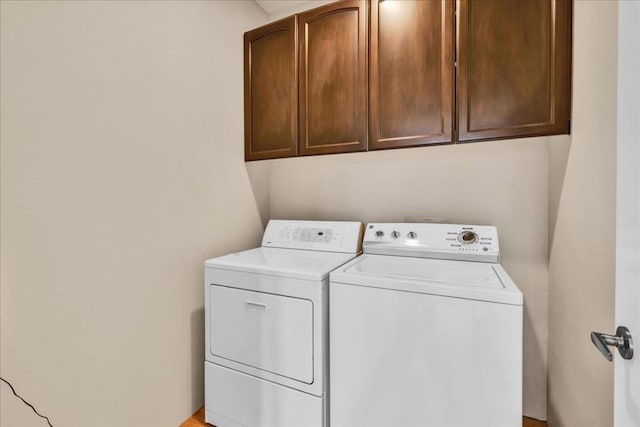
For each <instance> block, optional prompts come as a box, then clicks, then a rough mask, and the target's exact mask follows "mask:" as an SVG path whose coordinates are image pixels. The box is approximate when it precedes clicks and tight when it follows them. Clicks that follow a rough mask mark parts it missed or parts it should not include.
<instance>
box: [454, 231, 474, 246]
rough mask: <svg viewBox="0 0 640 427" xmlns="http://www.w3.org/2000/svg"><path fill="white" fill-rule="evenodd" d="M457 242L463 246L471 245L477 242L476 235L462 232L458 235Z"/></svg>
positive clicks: (471, 232)
mask: <svg viewBox="0 0 640 427" xmlns="http://www.w3.org/2000/svg"><path fill="white" fill-rule="evenodd" d="M458 241H459V242H460V243H462V244H463V245H471V244H473V243H476V242H477V241H478V235H477V234H476V233H474V232H473V231H462V232H460V233H459V234H458Z"/></svg>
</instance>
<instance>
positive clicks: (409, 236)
mask: <svg viewBox="0 0 640 427" xmlns="http://www.w3.org/2000/svg"><path fill="white" fill-rule="evenodd" d="M407 237H408V238H410V239H415V238H416V237H418V233H416V232H415V231H410V232H409V233H408V234H407Z"/></svg>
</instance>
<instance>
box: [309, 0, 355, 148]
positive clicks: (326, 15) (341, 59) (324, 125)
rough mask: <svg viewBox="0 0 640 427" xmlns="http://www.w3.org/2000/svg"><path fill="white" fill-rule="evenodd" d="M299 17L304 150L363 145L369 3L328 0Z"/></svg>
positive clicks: (350, 0) (351, 0)
mask: <svg viewBox="0 0 640 427" xmlns="http://www.w3.org/2000/svg"><path fill="white" fill-rule="evenodd" d="M298 19H299V21H298V22H299V23H298V25H299V33H300V154H303V155H304V154H328V153H344V152H350V151H364V150H365V149H366V137H367V121H366V120H367V119H366V111H367V110H366V109H367V50H366V49H367V47H366V36H367V33H366V3H365V2H364V1H354V0H348V1H343V2H338V3H334V4H329V5H327V6H324V7H320V8H317V9H314V10H311V11H309V12H306V13H303V14H301V15H300V16H299V18H298Z"/></svg>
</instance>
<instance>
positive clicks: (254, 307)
mask: <svg viewBox="0 0 640 427" xmlns="http://www.w3.org/2000/svg"><path fill="white" fill-rule="evenodd" d="M244 309H245V310H247V311H255V312H256V313H266V312H267V304H264V303H262V302H255V301H249V300H245V302H244Z"/></svg>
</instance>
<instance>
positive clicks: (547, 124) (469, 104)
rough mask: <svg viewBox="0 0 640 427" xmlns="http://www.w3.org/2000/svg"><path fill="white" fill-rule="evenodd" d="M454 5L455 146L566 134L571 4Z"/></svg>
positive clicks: (556, 0)
mask: <svg viewBox="0 0 640 427" xmlns="http://www.w3.org/2000/svg"><path fill="white" fill-rule="evenodd" d="M459 5H460V9H459V34H458V35H459V39H458V114H459V129H458V133H459V140H460V141H468V140H475V139H486V138H513V137H519V136H535V135H550V134H561V133H568V132H569V123H568V121H569V114H570V108H571V77H570V76H571V70H570V67H571V48H570V46H571V21H570V17H571V0H519V1H502V0H483V1H469V0H460V3H459Z"/></svg>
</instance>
